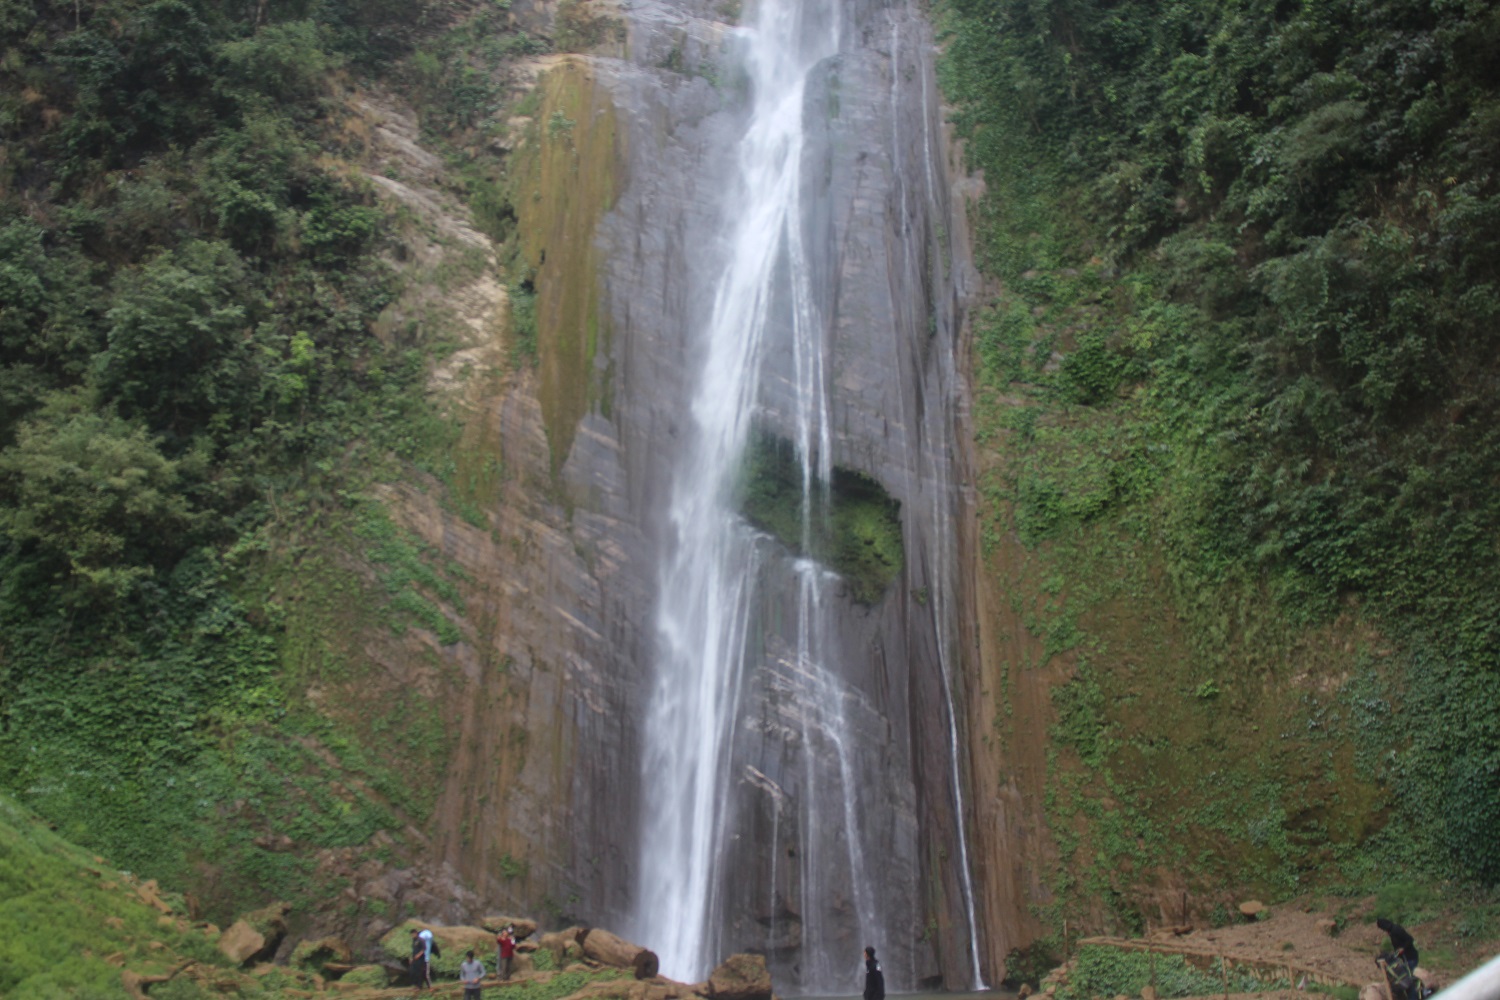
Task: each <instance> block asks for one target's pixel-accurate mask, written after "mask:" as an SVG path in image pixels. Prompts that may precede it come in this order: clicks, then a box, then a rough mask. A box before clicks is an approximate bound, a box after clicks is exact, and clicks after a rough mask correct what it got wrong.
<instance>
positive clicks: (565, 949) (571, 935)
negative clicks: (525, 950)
mask: <svg viewBox="0 0 1500 1000" xmlns="http://www.w3.org/2000/svg"><path fill="white" fill-rule="evenodd" d="M582 933H585V931H584V929H583V928H582V927H569V928H568V929H567V930H565V931H553V932H551V933H549V934H543V935H542V937H541V940H540V941H538V944H540V945H541V946H542V947H543V948H546V949H547V950H548V951H550V952H552V957H553V958H554V959H556V961H557V967H558V968H559V969H561V968H564V967H565V966H566V965H567V964H568V963H569V962H576V961H577V960H578V959H580V958H582V957H583V949H582V948H581V947H580V946H579V944H578V935H579V934H582Z"/></svg>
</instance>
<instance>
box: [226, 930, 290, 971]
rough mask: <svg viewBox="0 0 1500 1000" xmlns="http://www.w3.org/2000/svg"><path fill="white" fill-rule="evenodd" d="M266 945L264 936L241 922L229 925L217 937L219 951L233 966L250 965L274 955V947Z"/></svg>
mask: <svg viewBox="0 0 1500 1000" xmlns="http://www.w3.org/2000/svg"><path fill="white" fill-rule="evenodd" d="M267 944H268V942H267V941H266V936H265V935H264V934H262V933H261V932H260V931H258V930H256V929H255V928H254V927H251V926H250V925H249V924H248V923H246V922H245V921H243V920H236V921H235V922H234V923H232V924H230V925H229V930H227V931H225V932H224V933H223V934H222V935H220V937H219V951H221V952H223V954H224V957H225V958H227V959H229V960H230V961H231V962H233V963H234V964H235V965H250V964H252V963H254V962H255V961H256V960H257V958H259V957H263V956H269V955H274V954H276V947H275V946H274V945H271V946H270V947H267Z"/></svg>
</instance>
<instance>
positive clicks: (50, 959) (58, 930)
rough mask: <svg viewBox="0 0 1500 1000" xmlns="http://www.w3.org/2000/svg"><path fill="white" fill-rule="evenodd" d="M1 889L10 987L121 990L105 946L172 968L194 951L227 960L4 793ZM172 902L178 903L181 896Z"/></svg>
mask: <svg viewBox="0 0 1500 1000" xmlns="http://www.w3.org/2000/svg"><path fill="white" fill-rule="evenodd" d="M0 894H3V896H4V899H5V906H4V907H3V908H0V942H3V943H0V994H3V995H5V996H15V997H36V998H38V1000H51V998H58V1000H61V998H64V997H84V998H102V997H110V998H114V997H123V996H124V995H125V993H124V990H123V989H122V987H121V985H120V970H119V968H118V967H116V966H115V965H111V964H110V963H108V962H106V961H105V957H106V956H109V955H119V956H121V957H122V958H124V959H125V960H127V961H128V962H129V964H130V967H131V968H132V969H134V970H136V971H138V972H147V973H150V972H167V971H170V970H171V969H172V968H173V967H175V966H177V965H179V964H180V963H182V962H184V961H187V960H189V959H191V960H193V961H197V962H202V963H205V964H207V965H210V966H215V965H223V964H225V959H224V958H223V956H221V955H219V953H218V951H217V949H215V948H214V946H213V942H212V941H210V940H209V939H208V938H206V937H205V936H204V935H203V934H202V933H200V932H199V931H197V930H193V929H191V928H189V927H188V926H187V924H186V922H185V921H182V922H179V921H178V920H177V919H172V918H167V919H165V920H164V918H163V916H162V914H161V913H160V912H158V911H157V910H155V909H153V908H151V907H150V906H147V905H146V904H145V903H144V902H143V901H142V900H141V899H140V898H139V897H138V896H137V894H136V885H135V883H134V882H133V880H132V879H131V878H130V877H129V876H128V875H125V874H124V873H121V872H118V871H115V870H112V869H111V868H109V867H108V866H107V865H103V864H100V863H99V862H96V861H95V860H94V859H93V858H92V857H90V856H89V855H88V854H86V853H85V852H83V851H82V850H80V849H79V848H77V847H75V846H73V845H72V844H69V843H67V842H66V841H64V840H63V839H62V838H60V837H58V836H57V835H56V834H54V833H52V832H51V831H50V830H49V829H48V828H47V826H46V824H45V823H44V822H43V821H42V820H41V819H40V818H39V817H37V816H35V815H34V814H32V813H30V812H29V811H28V810H26V809H24V808H21V807H20V806H18V805H16V803H15V802H13V801H12V800H11V799H10V798H8V797H6V796H3V795H0ZM169 899H171V897H169ZM173 901H174V902H176V903H177V904H179V908H180V904H181V899H180V898H177V899H175V900H173ZM151 942H158V943H159V944H160V945H161V946H162V947H158V948H152V947H150V944H151Z"/></svg>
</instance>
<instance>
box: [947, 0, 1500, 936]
mask: <svg viewBox="0 0 1500 1000" xmlns="http://www.w3.org/2000/svg"><path fill="white" fill-rule="evenodd" d="M941 18H942V20H943V25H944V30H945V34H946V46H947V55H946V60H945V80H944V84H945V87H946V89H947V93H948V96H949V97H950V99H951V100H952V101H953V102H954V104H955V107H956V110H955V120H956V124H957V126H958V128H959V132H960V134H961V135H962V136H963V137H964V138H965V139H966V141H967V152H968V156H969V158H970V163H971V165H972V166H973V167H974V168H977V169H978V170H980V171H982V172H983V175H984V178H985V182H986V187H987V192H986V194H985V195H984V196H983V198H982V199H981V200H980V202H979V203H978V204H977V206H976V211H977V222H978V232H979V241H980V247H979V259H980V262H981V266H982V268H983V270H984V271H985V272H986V273H987V274H988V275H989V276H991V277H992V278H993V279H994V281H995V284H996V287H997V288H998V292H997V294H996V295H995V296H994V297H993V300H992V302H991V304H990V306H989V307H988V308H987V310H986V311H985V312H984V313H983V315H982V316H981V317H980V319H979V320H978V322H977V325H976V344H975V350H976V357H975V367H976V381H977V383H978V386H979V395H980V400H979V403H978V407H977V419H978V422H979V425H980V436H981V445H982V450H983V451H984V453H985V455H986V456H987V457H986V462H987V467H988V472H987V477H986V480H985V498H986V503H985V506H986V528H985V530H986V532H987V534H988V542H989V553H990V559H991V565H992V568H993V569H994V570H995V571H996V572H997V573H998V574H999V575H1000V577H1001V578H1002V580H1003V583H1004V584H1005V586H1006V587H1007V588H1008V589H1009V590H1010V592H1011V593H1012V594H1013V595H1019V596H1012V597H1011V598H1010V599H1009V605H1010V606H1009V607H1008V608H1006V609H1004V612H1003V613H1004V615H1006V616H1008V618H1007V620H1008V621H1013V622H1015V623H1016V624H1017V626H1018V627H1021V628H1024V629H1025V630H1026V631H1027V632H1028V633H1029V634H1030V635H1031V636H1033V637H1034V638H1035V648H1036V650H1037V653H1036V656H1035V657H1034V658H1033V659H1032V660H1031V661H1029V662H1024V661H1018V662H1014V663H1006V664H1003V665H1002V666H1001V668H1000V670H999V672H998V673H997V674H996V676H998V677H1001V678H1003V683H1001V684H1000V692H1001V693H998V694H996V695H995V696H994V698H995V704H994V706H993V710H994V727H993V729H994V732H993V736H994V737H995V738H996V739H998V740H999V742H1000V743H1002V744H1003V743H1004V742H1005V741H1006V740H1012V741H1014V740H1016V739H1018V738H1021V737H1020V736H1018V734H1020V733H1022V731H1023V730H1025V728H1026V726H1028V725H1033V724H1034V720H1023V719H1020V718H1017V717H1016V716H1015V714H1014V713H1013V711H1012V705H1011V703H1010V701H1008V700H1007V699H1008V698H1009V697H1011V695H1013V694H1014V693H1015V692H1016V691H1018V690H1020V688H1018V687H1017V685H1022V686H1023V687H1024V684H1025V683H1026V680H1025V679H1026V678H1028V677H1040V676H1042V675H1043V674H1044V673H1046V671H1044V670H1043V669H1042V668H1048V669H1050V670H1052V671H1056V670H1057V669H1058V665H1059V664H1061V665H1062V666H1063V667H1064V669H1062V671H1061V673H1056V674H1054V675H1053V682H1052V683H1053V693H1052V699H1051V702H1052V704H1051V712H1052V719H1053V722H1052V724H1051V726H1050V729H1049V730H1045V731H1043V735H1042V736H1041V739H1042V740H1043V741H1044V742H1045V747H1046V749H1045V752H1046V755H1047V760H1048V761H1049V763H1048V764H1047V767H1046V779H1045V781H1038V782H1037V784H1036V785H1035V786H1034V787H1035V788H1036V790H1037V794H1045V797H1046V805H1045V810H1046V814H1047V818H1048V820H1049V825H1050V830H1051V835H1052V837H1053V838H1054V839H1055V843H1056V849H1057V856H1056V858H1054V859H1053V860H1052V861H1050V862H1049V861H1047V860H1045V856H1044V854H1035V855H1034V857H1035V858H1037V859H1038V860H1036V862H1035V863H1036V865H1037V868H1038V875H1037V877H1038V879H1039V881H1040V882H1044V883H1046V884H1047V889H1048V891H1047V893H1044V894H1041V896H1040V897H1039V898H1049V899H1051V900H1052V902H1050V903H1049V904H1048V905H1046V906H1043V907H1042V908H1041V909H1042V912H1043V914H1044V916H1045V917H1047V918H1049V919H1052V920H1055V921H1056V922H1057V923H1058V924H1060V923H1061V920H1062V918H1065V917H1067V916H1068V915H1069V914H1071V915H1072V916H1073V917H1074V919H1075V921H1076V920H1078V919H1079V918H1080V917H1082V918H1083V920H1084V921H1085V922H1086V923H1094V924H1098V923H1101V922H1102V923H1111V922H1113V923H1117V924H1118V923H1124V924H1136V925H1138V924H1139V923H1140V922H1141V921H1142V920H1151V921H1158V920H1162V919H1172V918H1173V917H1172V915H1171V912H1170V911H1172V910H1175V909H1176V908H1177V905H1180V904H1173V905H1167V904H1163V900H1165V899H1176V898H1177V892H1176V891H1175V889H1174V890H1173V891H1170V892H1168V891H1165V887H1167V886H1169V885H1171V886H1176V887H1179V888H1183V889H1188V888H1191V889H1194V890H1195V891H1196V890H1203V891H1208V890H1211V889H1213V888H1215V887H1217V888H1219V889H1224V888H1225V887H1245V886H1250V887H1259V891H1262V892H1273V893H1281V894H1286V893H1292V892H1295V891H1297V890H1298V889H1299V888H1302V887H1305V886H1308V885H1314V884H1322V885H1329V884H1343V885H1351V884H1355V885H1358V884H1367V883H1369V882H1370V881H1372V880H1374V879H1375V878H1376V877H1377V875H1378V876H1380V877H1389V876H1390V874H1391V873H1392V872H1393V871H1394V870H1398V869H1409V870H1412V871H1419V872H1421V873H1424V874H1426V875H1430V876H1440V877H1451V878H1455V879H1460V880H1467V881H1479V882H1482V883H1494V882H1495V881H1496V880H1497V879H1500V842H1497V841H1496V839H1495V838H1494V836H1493V834H1492V831H1493V830H1494V829H1496V828H1497V826H1500V721H1497V719H1500V716H1497V715H1496V712H1495V706H1496V705H1497V704H1500V631H1497V627H1496V624H1497V622H1500V604H1497V602H1500V596H1497V595H1500V552H1497V547H1496V538H1497V537H1500V535H1497V531H1500V491H1497V490H1496V485H1497V482H1500V431H1497V428H1500V421H1497V416H1500V413H1497V407H1500V396H1497V392H1496V390H1497V375H1500V362H1497V355H1496V353H1495V351H1494V347H1493V338H1494V335H1495V331H1496V329H1497V328H1500V177H1497V175H1496V166H1497V164H1500V69H1497V66H1500V64H1497V63H1496V61H1495V60H1494V58H1493V53H1494V52H1495V51H1497V49H1500V12H1497V10H1496V9H1495V7H1494V6H1493V5H1492V4H1488V3H1482V2H1464V0H1456V2H1429V0H1358V2H1353V3H1347V4H1326V3H1288V2H1274V0H1264V2H1263V0H1228V2H1222V3H1170V4H1156V3H1135V2H1129V0H1120V2H1108V0H946V2H945V3H943V4H942V5H941ZM1004 692H1011V694H1006V693H1004ZM1002 757H1003V754H1002ZM979 780H980V781H984V780H987V779H985V778H984V777H983V776H981V777H980V779H979ZM1043 787H1045V793H1043V792H1042V791H1041V789H1042V788H1043ZM1054 892H1055V893H1056V895H1055V896H1054V895H1052V893H1054ZM1181 898H1182V899H1183V900H1184V901H1186V900H1188V898H1189V897H1188V896H1187V895H1183V896H1182V897H1181ZM1226 898H1228V897H1226ZM1159 904H1162V905H1159ZM1189 905H1191V904H1189ZM1212 905H1214V904H1213V903H1212V900H1209V901H1208V902H1207V903H1206V904H1204V908H1205V909H1207V908H1208V907H1209V906H1212Z"/></svg>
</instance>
